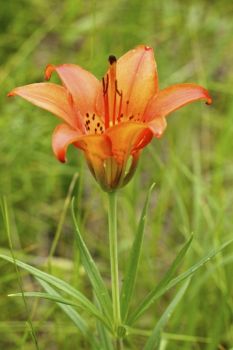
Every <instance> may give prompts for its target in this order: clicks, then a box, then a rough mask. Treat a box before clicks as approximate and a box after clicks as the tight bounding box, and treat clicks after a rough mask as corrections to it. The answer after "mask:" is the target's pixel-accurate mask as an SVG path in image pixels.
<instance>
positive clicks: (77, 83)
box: [45, 64, 101, 116]
mask: <svg viewBox="0 0 233 350" xmlns="http://www.w3.org/2000/svg"><path fill="white" fill-rule="evenodd" d="M54 71H56V72H57V74H58V75H59V77H60V79H61V80H62V82H63V84H64V85H65V87H66V88H67V90H68V91H69V92H70V93H71V95H72V97H73V100H74V103H75V106H76V108H77V109H78V110H79V111H80V112H81V114H82V115H83V116H84V115H86V113H96V108H95V102H96V96H97V94H98V92H99V90H100V89H101V84H100V82H99V81H98V79H96V77H95V76H94V75H93V74H91V73H90V72H88V71H86V70H85V69H83V68H81V67H79V66H77V65H75V64H62V65H60V66H53V65H51V64H49V65H48V66H47V68H46V70H45V78H46V79H50V77H51V74H52V73H53V72H54Z"/></svg>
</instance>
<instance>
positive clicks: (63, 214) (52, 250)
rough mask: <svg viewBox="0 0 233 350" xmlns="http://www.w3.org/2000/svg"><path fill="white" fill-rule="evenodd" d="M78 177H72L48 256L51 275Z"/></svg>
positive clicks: (77, 175) (76, 175) (76, 174)
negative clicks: (53, 260) (54, 257)
mask: <svg viewBox="0 0 233 350" xmlns="http://www.w3.org/2000/svg"><path fill="white" fill-rule="evenodd" d="M78 177H79V174H78V173H75V174H74V175H73V177H72V180H71V182H70V185H69V188H68V193H67V196H66V199H65V201H64V206H63V209H62V212H61V216H60V219H59V221H58V225H57V229H56V232H55V236H54V239H53V242H52V245H51V248H50V251H49V254H48V271H49V272H50V273H51V270H52V258H53V255H54V253H55V250H56V248H57V244H58V241H59V239H60V236H61V232H62V227H63V225H64V221H65V217H66V213H67V210H68V208H69V204H70V201H71V196H72V193H73V191H74V187H75V185H76V182H77V179H78Z"/></svg>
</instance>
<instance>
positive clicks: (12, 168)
mask: <svg viewBox="0 0 233 350" xmlns="http://www.w3.org/2000/svg"><path fill="white" fill-rule="evenodd" d="M232 18H233V3H232V2H231V1H229V0H221V1H220V0H219V1H218V0H215V1H214V0H213V1H209V0H193V1H189V0H188V1H181V0H180V1H179V0H166V1H158V0H154V1H152V0H143V1H141V0H130V1H124V0H117V1H115V0H112V1H111V3H110V2H109V1H106V0H102V1H94V0H93V1H88V0H86V1H84V0H83V1H81V0H80V1H79V0H76V1H75V0H66V1H58V0H50V1H47V0H10V1H3V0H1V1H0V86H1V90H0V110H1V113H0V135H1V136H0V154H1V156H0V193H1V195H5V196H6V198H7V201H8V206H9V210H10V228H11V238H12V242H13V248H14V252H15V254H16V255H17V256H19V257H20V258H21V259H22V260H24V261H27V262H29V263H30V264H36V265H37V266H38V267H41V268H44V269H47V265H48V260H47V256H48V254H49V253H51V247H52V246H54V247H55V245H54V242H55V241H54V237H55V233H56V232H58V234H59V232H60V235H59V239H58V244H57V245H56V247H55V248H56V249H55V251H54V254H53V255H54V258H53V259H52V262H51V265H52V266H51V269H52V272H53V273H54V274H56V275H58V276H60V277H62V278H63V279H65V280H66V281H68V282H70V283H72V284H73V285H75V286H77V287H78V288H80V289H82V290H83V291H84V292H85V293H86V294H87V295H89V296H90V297H91V289H90V286H89V283H88V281H87V278H86V276H85V273H84V272H83V269H82V267H81V266H80V262H79V256H78V254H77V251H76V248H75V244H74V235H73V224H72V221H71V217H70V211H69V210H68V211H67V212H66V215H65V219H64V221H63V216H64V215H63V214H64V205H65V199H66V197H67V195H68V192H69V187H70V184H71V181H72V178H73V176H74V174H75V173H78V175H77V179H73V183H74V182H75V186H74V190H73V194H74V195H75V196H76V201H77V202H78V203H77V204H78V208H79V213H78V215H79V220H80V223H81V226H82V228H83V230H82V231H83V235H84V237H85V240H86V242H87V244H88V246H89V247H90V249H91V251H92V253H93V255H94V257H95V259H96V261H97V263H98V266H99V267H100V269H101V271H102V273H103V275H104V277H105V279H106V282H107V283H109V261H108V245H107V231H106V210H105V209H106V198H105V196H104V194H103V193H101V192H100V191H99V188H98V185H97V184H95V182H94V180H93V179H92V177H91V175H90V174H89V171H88V169H87V167H86V165H85V163H84V162H83V157H82V154H81V152H77V151H76V150H75V149H73V148H72V147H71V148H70V150H69V154H68V158H69V162H68V163H67V164H66V165H64V164H60V163H59V162H58V161H57V160H56V159H55V157H54V156H53V154H52V151H51V146H50V142H51V132H52V130H53V128H54V126H55V125H57V120H56V118H54V117H53V116H52V115H50V114H49V113H47V112H45V111H43V110H40V109H38V108H36V107H34V106H32V105H30V104H29V103H27V102H25V101H23V100H21V99H19V98H18V99H17V98H15V99H7V98H6V94H7V92H9V91H10V90H11V89H12V88H13V87H15V86H20V85H24V84H29V83H33V82H40V81H42V80H43V71H44V68H45V66H46V64H47V63H55V64H58V63H77V64H79V65H81V66H83V67H85V68H86V69H88V70H90V71H92V72H93V73H94V74H95V75H96V76H98V77H99V78H101V77H102V76H103V74H104V72H105V70H106V67H107V57H108V56H109V54H110V53H111V54H115V55H116V56H120V55H122V54H123V53H124V52H126V51H127V50H129V49H131V48H133V47H134V46H136V45H138V44H141V43H143V44H146V45H150V46H152V47H153V48H154V49H155V54H156V60H157V65H158V72H159V79H160V86H161V88H163V87H166V86H168V85H170V84H174V83H180V82H196V83H199V84H201V85H203V86H205V87H206V88H208V89H209V90H210V92H211V95H212V97H213V100H214V103H213V105H212V106H210V107H207V106H205V105H204V104H203V103H196V104H193V105H191V106H187V107H185V108H183V109H182V110H180V111H178V112H176V113H174V114H173V115H172V116H171V117H169V120H168V124H169V126H168V129H167V131H166V133H165V135H164V137H163V138H162V139H161V140H154V141H153V142H152V144H151V145H150V146H149V147H148V148H147V149H145V151H144V154H143V157H142V159H141V163H140V169H139V170H138V172H137V174H136V176H135V178H134V179H133V181H132V182H131V183H130V185H128V186H127V187H126V188H124V189H123V190H122V191H121V192H120V199H119V200H120V215H119V218H120V220H119V234H120V252H119V255H120V262H121V271H122V270H123V269H124V264H125V262H126V260H127V255H128V250H129V248H130V246H131V242H132V238H133V235H134V229H135V227H136V223H137V221H138V217H139V213H140V209H141V208H142V205H143V199H144V196H145V191H146V189H147V188H148V187H149V185H150V184H151V183H152V182H153V181H155V182H156V188H155V190H154V193H153V196H152V201H151V205H150V213H149V222H148V224H147V230H146V239H145V242H144V247H143V255H142V259H141V264H140V273H139V280H138V283H137V294H136V295H135V304H137V303H138V301H139V300H141V298H142V297H143V296H144V295H145V293H147V292H148V291H149V289H150V288H152V287H153V286H154V285H155V283H156V282H158V281H159V279H160V278H161V276H162V275H163V273H164V272H165V271H166V269H167V268H168V266H169V264H170V263H171V261H172V260H173V258H174V257H175V255H176V253H177V251H178V250H179V248H180V246H181V244H182V243H183V242H184V240H185V239H186V238H187V237H189V235H190V233H191V232H194V234H195V239H194V243H193V246H192V249H191V250H190V252H189V254H188V256H187V257H186V260H185V263H184V264H183V266H182V268H181V271H183V270H185V269H186V268H188V267H189V266H191V265H192V264H194V263H195V261H197V260H198V259H200V258H201V257H202V256H203V255H205V253H206V252H208V251H209V250H210V249H211V248H213V247H217V246H219V245H220V244H221V242H224V241H225V240H227V239H229V238H230V236H232V235H233V221H232V217H233V215H232V203H233V191H232V188H233V156H232V149H233V99H232V96H233V66H232V62H233V20H232ZM54 81H56V80H54ZM135 193H137V196H136V197H135ZM59 221H60V227H61V228H62V229H61V231H59V228H58V226H59V225H58V223H59ZM0 242H1V248H0V250H1V252H8V249H9V242H8V239H7V235H6V232H5V228H4V225H3V222H2V218H1V219H0ZM232 268H233V246H232V245H231V247H229V248H227V249H226V250H224V251H223V252H222V253H221V254H219V255H218V256H217V257H216V258H215V259H214V260H213V261H211V262H209V263H208V264H207V265H206V266H205V267H203V268H202V269H201V270H200V271H199V272H198V273H197V274H196V275H195V277H194V278H193V280H192V283H191V286H190V287H189V289H188V291H187V293H186V295H185V297H184V298H183V300H182V302H181V303H180V304H179V306H178V307H177V309H176V311H175V313H174V315H173V316H172V318H171V319H170V321H169V324H168V325H167V327H166V332H165V333H164V334H163V341H162V345H161V350H192V349H195V350H199V349H204V350H217V349H220V350H224V349H225V350H226V349H233V283H232V276H233V273H232ZM0 271H1V273H0V310H1V312H0V349H4V350H5V349H6V350H8V349H9V350H15V349H17V350H18V349H23V350H31V349H35V345H34V343H33V340H32V338H31V336H30V333H29V327H28V323H27V320H28V317H29V315H28V312H27V311H26V310H25V306H24V303H23V302H22V300H21V299H20V298H19V299H18V298H17V299H13V298H8V297H7V294H8V293H11V292H16V291H19V284H18V281H17V276H16V273H15V269H14V267H12V266H9V264H7V263H5V262H3V261H0ZM21 277H22V279H23V285H24V289H25V290H38V289H39V287H38V286H37V285H36V284H35V282H34V281H33V279H32V278H31V277H30V276H28V275H26V274H25V273H24V272H21ZM174 293H175V290H173V291H171V292H169V293H168V294H166V296H165V297H163V298H162V300H160V301H159V302H157V303H156V304H155V305H154V306H153V308H152V309H151V311H149V312H147V314H146V316H145V317H144V318H143V319H141V321H140V322H139V323H138V326H141V327H144V328H145V329H149V328H151V327H152V326H153V325H154V324H155V322H156V320H157V319H158V318H159V316H160V315H161V313H162V311H163V310H164V308H165V307H166V305H167V304H168V302H169V300H170V299H171V297H172V295H173V294H174ZM27 304H28V309H29V314H30V317H31V319H32V322H33V326H34V328H35V332H36V336H37V340H38V344H39V348H40V349H49V350H55V349H57V350H60V349H62V350H69V349H74V348H76V349H88V346H87V345H86V343H85V340H83V339H82V338H81V337H80V335H79V334H78V332H77V331H76V329H75V327H74V326H73V324H72V323H71V322H70V321H69V320H68V319H67V318H66V316H65V315H63V314H62V313H61V311H60V310H59V309H58V308H57V307H56V306H54V305H53V304H52V303H51V302H45V301H39V302H38V301H35V300H31V299H30V300H27ZM144 341H145V339H144V338H143V337H133V338H132V339H130V342H131V345H130V347H129V348H130V349H141V348H142V346H143V343H144Z"/></svg>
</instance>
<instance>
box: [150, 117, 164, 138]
mask: <svg viewBox="0 0 233 350" xmlns="http://www.w3.org/2000/svg"><path fill="white" fill-rule="evenodd" d="M148 126H149V127H150V129H151V130H152V131H153V134H154V136H155V137H157V138H160V137H161V136H162V134H163V133H164V131H165V129H166V127H167V121H166V119H165V118H164V117H161V118H155V119H152V120H151V121H150V122H148Z"/></svg>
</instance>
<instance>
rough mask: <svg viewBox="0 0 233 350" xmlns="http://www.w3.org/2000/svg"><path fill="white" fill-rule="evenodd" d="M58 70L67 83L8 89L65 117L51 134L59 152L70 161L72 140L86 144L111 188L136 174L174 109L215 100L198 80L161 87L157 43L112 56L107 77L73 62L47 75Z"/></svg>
mask: <svg viewBox="0 0 233 350" xmlns="http://www.w3.org/2000/svg"><path fill="white" fill-rule="evenodd" d="M53 72H56V73H57V74H58V76H59V78H60V79H61V81H62V85H57V84H53V83H49V82H46V83H37V84H30V85H26V86H21V87H17V88H15V89H13V90H12V91H11V92H10V93H9V94H8V95H9V96H13V95H19V96H21V97H23V98H24V99H26V100H28V101H29V102H31V103H33V104H35V105H37V106H39V107H41V108H43V109H46V110H48V111H50V112H52V113H53V114H55V115H56V116H57V117H59V118H61V119H62V120H63V123H62V124H59V125H58V126H57V127H56V129H55V130H54V132H53V136H52V147H53V151H54V153H55V155H56V157H57V158H58V159H59V160H60V161H61V162H65V160H66V150H67V147H68V146H69V145H70V144H73V145H74V146H75V147H77V148H79V149H81V150H82V151H83V152H84V154H85V157H86V160H87V163H88V166H89V168H90V170H91V172H92V174H93V175H94V177H95V179H96V180H97V181H98V182H99V184H100V185H101V186H102V188H103V189H104V190H106V191H112V190H115V189H116V188H119V187H122V186H124V185H125V184H126V183H127V182H128V181H129V180H130V179H131V177H132V175H133V173H134V171H135V169H136V166H137V162H138V158H139V155H140V152H141V150H142V149H143V148H144V147H145V146H146V145H147V144H148V143H149V142H150V141H151V140H152V138H153V137H157V138H159V137H161V135H162V134H163V132H164V130H165V128H166V125H167V123H166V117H167V116H168V115H169V114H170V113H171V112H173V111H175V110H177V109H178V108H180V107H182V106H184V105H186V104H188V103H190V102H194V101H197V100H206V102H207V104H210V103H211V97H210V96H209V94H208V91H207V90H206V89H204V88H203V87H201V86H199V85H196V84H177V85H172V86H170V87H168V88H166V89H163V90H159V85H158V75H157V68H156V62H155V59H154V53H153V49H152V48H150V47H148V46H143V45H140V46H138V47H136V48H135V49H133V50H131V51H128V52H127V53H126V54H125V55H123V56H122V57H120V58H119V60H117V59H116V57H115V56H112V55H111V56H109V68H108V71H107V73H106V75H105V76H104V78H103V79H102V81H99V80H98V79H97V78H96V77H95V76H94V75H92V74H91V73H90V72H88V71H86V70H84V69H83V68H81V67H79V66H77V65H73V64H62V65H59V66H54V65H48V66H47V68H46V71H45V78H46V80H49V79H50V77H51V75H52V73H53Z"/></svg>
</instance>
